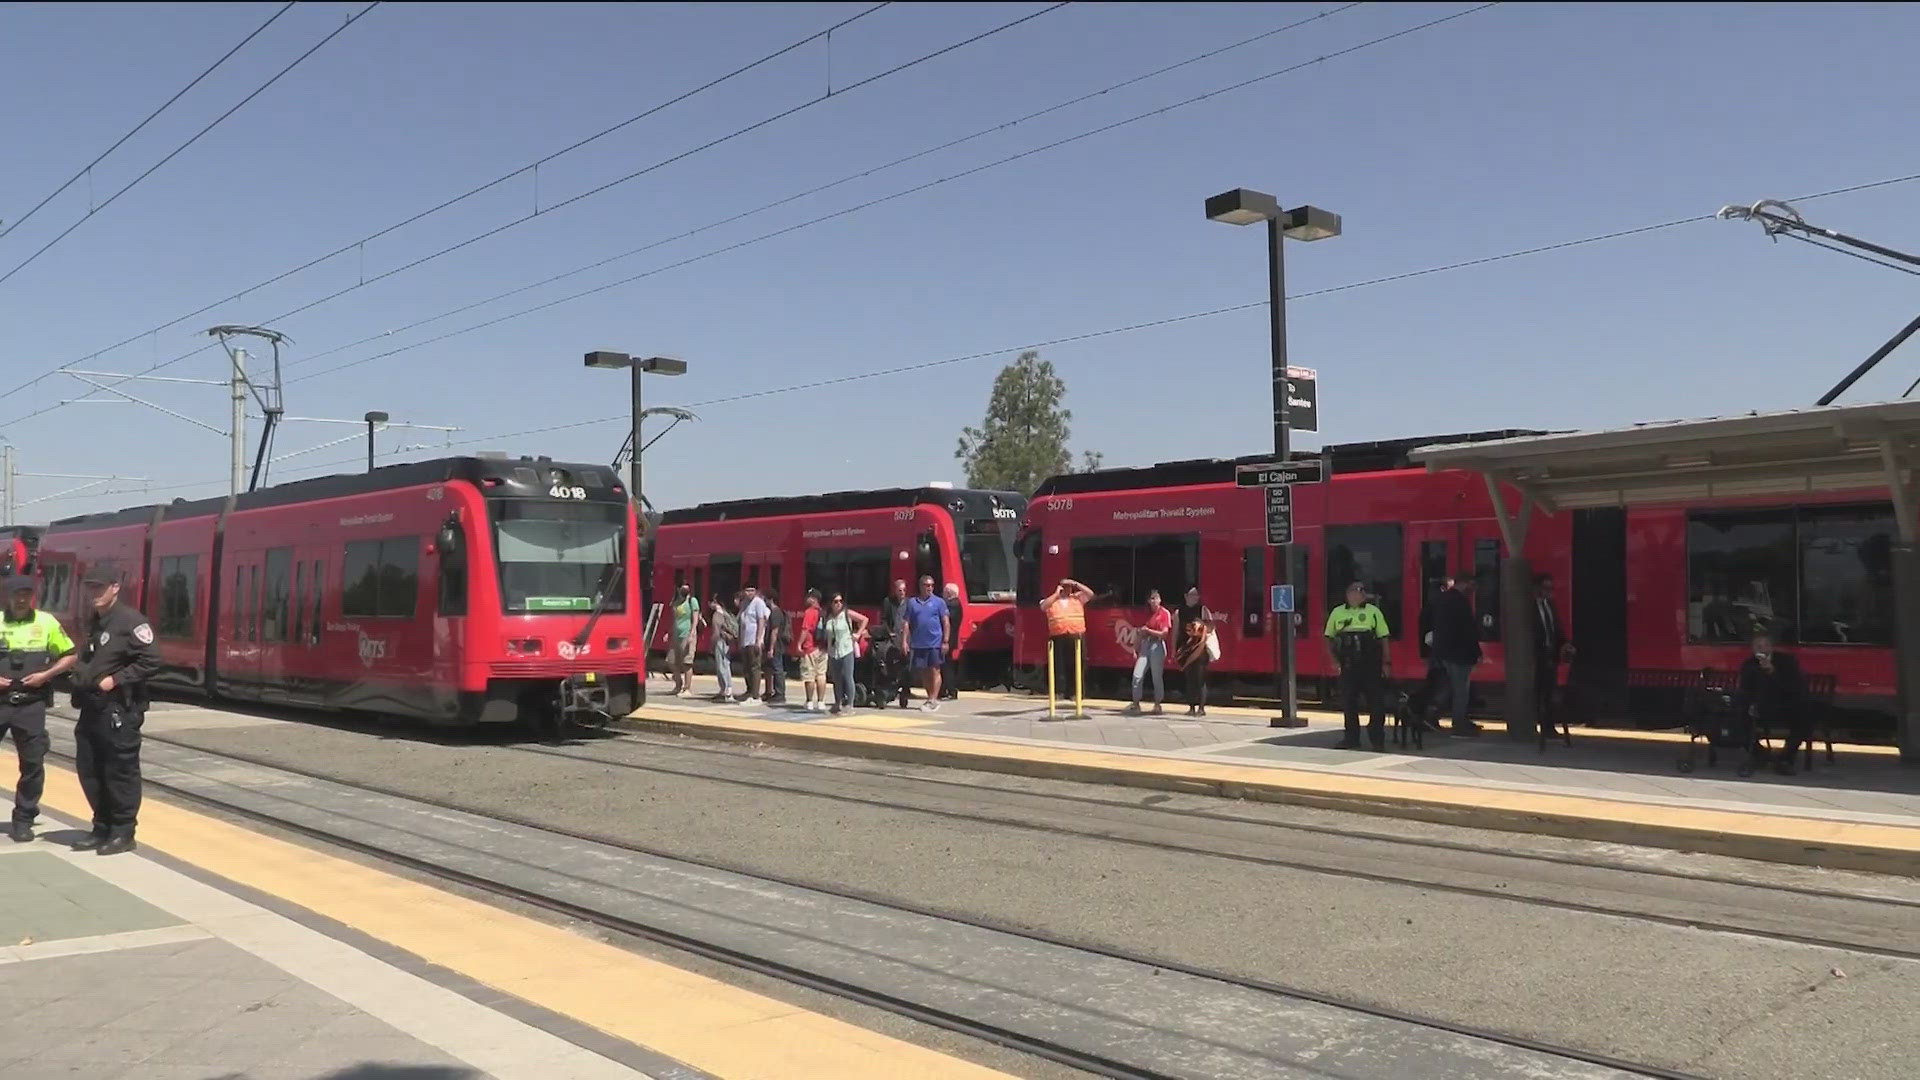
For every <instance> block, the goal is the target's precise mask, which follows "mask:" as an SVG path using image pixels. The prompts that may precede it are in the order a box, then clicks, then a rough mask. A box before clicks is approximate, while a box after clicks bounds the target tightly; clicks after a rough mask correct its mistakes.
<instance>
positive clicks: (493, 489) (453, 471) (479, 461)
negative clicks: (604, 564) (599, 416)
mask: <svg viewBox="0 0 1920 1080" xmlns="http://www.w3.org/2000/svg"><path fill="white" fill-rule="evenodd" d="M555 474H559V476H560V477H561V478H562V479H563V480H564V482H565V483H566V484H568V485H569V486H578V487H583V488H585V489H586V491H587V497H588V499H589V500H590V501H600V502H607V501H616V500H622V499H625V498H626V488H625V486H624V485H623V484H622V483H621V481H620V476H619V473H618V472H616V471H615V470H614V469H613V468H611V467H610V466H606V465H593V464H582V463H579V462H569V461H554V460H552V459H551V458H544V457H520V458H483V457H448V458H434V459H431V460H428V461H407V462H402V463H400V464H398V465H382V466H380V467H379V468H377V469H374V470H372V471H371V472H359V473H336V474H334V475H332V476H316V477H314V478H312V479H310V480H295V481H292V482H291V483H286V484H275V485H273V486H271V487H264V488H261V489H260V490H258V491H249V492H246V493H245V494H242V495H238V496H231V497H229V496H226V495H221V496H217V497H214V498H210V499H175V500H173V501H172V502H170V503H163V504H151V503H150V504H148V505H145V506H130V507H127V508H125V509H123V510H109V511H106V512H103V513H97V514H81V515H78V516H76V517H68V518H61V519H59V520H58V521H55V522H54V523H53V524H52V525H51V526H49V528H51V529H55V530H59V529H71V528H74V527H80V526H84V527H86V528H106V527H112V526H115V525H122V524H125V525H133V524H142V523H147V522H151V521H152V520H153V519H154V516H155V514H156V513H161V512H163V511H164V516H165V517H166V518H167V519H168V520H179V519H181V518H190V517H201V516H205V515H208V514H218V513H219V512H220V511H221V510H222V509H224V508H225V507H226V505H227V502H228V499H229V498H231V499H232V501H233V508H234V509H235V510H259V509H264V508H267V507H273V506H286V505H289V504H291V503H301V502H317V501H319V500H321V499H338V498H343V497H346V496H351V495H368V494H373V493H375V492H380V491H391V490H394V489H396V488H405V487H415V486H418V485H421V484H444V483H448V482H450V481H456V480H465V481H468V482H470V483H473V484H476V485H488V486H487V493H488V494H489V495H491V496H493V497H496V498H533V497H544V496H545V495H546V493H547V489H548V488H549V487H550V486H552V484H554V483H556V482H559V481H556V480H555V479H554V477H555ZM489 482H491V483H490V484H489Z"/></svg>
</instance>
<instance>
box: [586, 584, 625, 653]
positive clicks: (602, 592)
mask: <svg viewBox="0 0 1920 1080" xmlns="http://www.w3.org/2000/svg"><path fill="white" fill-rule="evenodd" d="M625 570H626V567H624V566H622V565H620V564H619V563H608V564H607V565H606V566H604V567H602V568H601V570H600V580H599V581H598V582H595V583H594V586H593V613H592V614H591V615H588V616H587V625H585V626H583V627H581V628H580V636H578V637H576V638H574V639H573V647H574V648H576V649H578V648H580V647H581V646H582V645H585V644H586V643H587V639H588V638H589V637H592V636H593V626H594V624H595V623H597V622H599V621H600V616H602V615H604V614H606V611H607V601H608V600H610V599H612V598H613V590H614V586H616V585H618V584H619V583H620V577H621V574H622V572H624V571H625Z"/></svg>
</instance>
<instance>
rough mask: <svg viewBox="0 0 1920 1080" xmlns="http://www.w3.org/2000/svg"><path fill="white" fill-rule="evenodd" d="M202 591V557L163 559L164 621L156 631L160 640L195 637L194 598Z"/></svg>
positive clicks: (159, 620) (161, 569)
mask: <svg viewBox="0 0 1920 1080" xmlns="http://www.w3.org/2000/svg"><path fill="white" fill-rule="evenodd" d="M199 590H200V556H198V555H167V556H163V557H162V558H161V559H160V618H159V619H158V620H157V621H156V622H155V623H154V627H153V632H154V633H155V634H157V635H159V636H160V637H171V638H184V637H192V636H193V608H194V599H195V597H196V596H197V595H198V593H199Z"/></svg>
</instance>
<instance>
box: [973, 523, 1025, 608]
mask: <svg viewBox="0 0 1920 1080" xmlns="http://www.w3.org/2000/svg"><path fill="white" fill-rule="evenodd" d="M958 524H959V526H960V528H959V533H960V572H961V575H962V577H963V578H964V579H965V581H966V583H967V600H968V601H969V602H971V603H991V602H996V601H1006V600H1012V599H1013V577H1014V552H1013V543H1014V534H1015V533H1017V532H1018V531H1019V528H1020V524H1019V521H1018V520H1017V519H1012V518H973V519H970V520H962V521H960V522H959V523H958Z"/></svg>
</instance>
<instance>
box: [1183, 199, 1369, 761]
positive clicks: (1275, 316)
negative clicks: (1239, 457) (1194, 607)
mask: <svg viewBox="0 0 1920 1080" xmlns="http://www.w3.org/2000/svg"><path fill="white" fill-rule="evenodd" d="M1207 218H1208V219H1209V220H1211V221H1221V222H1225V223H1226V224H1228V225H1252V224H1253V223H1254V222H1257V221H1264V222H1266V223H1267V288H1268V292H1269V295H1268V301H1267V318H1268V322H1269V324H1270V326H1271V329H1272V335H1273V456H1274V459H1275V460H1277V461H1285V460H1287V458H1288V456H1289V455H1290V454H1291V452H1292V446H1291V443H1292V436H1293V425H1292V424H1291V422H1290V418H1289V414H1288V409H1287V401H1288V397H1289V395H1288V393H1287V284H1286V281H1287V279H1286V263H1285V257H1284V256H1285V252H1284V251H1283V250H1282V245H1283V242H1284V241H1285V239H1286V238H1287V237H1292V238H1293V239H1295V240H1325V239H1327V238H1328V237H1333V236H1339V235H1340V215H1338V214H1335V213H1331V212H1329V211H1326V210H1322V209H1320V208H1319V207H1316V206H1301V207H1296V208H1295V209H1292V210H1281V209H1280V203H1279V201H1278V200H1276V199H1275V198H1274V197H1273V196H1271V195H1268V194H1266V193H1265V192H1261V191H1250V190H1248V189H1246V188H1235V189H1233V190H1232V191H1227V192H1222V193H1221V194H1219V195H1215V196H1214V197H1213V198H1211V199H1208V200H1207ZM1279 561H1280V565H1279V567H1278V568H1277V569H1276V571H1275V574H1274V580H1275V581H1276V582H1277V583H1278V584H1281V585H1289V584H1292V574H1293V545H1291V544H1284V545H1282V546H1281V547H1280V560H1279ZM1294 606H1295V607H1296V608H1297V607H1299V604H1298V602H1296V603H1295V604H1294ZM1277 630H1278V632H1279V638H1280V640H1279V641H1277V642H1275V643H1274V650H1275V652H1276V653H1277V654H1278V663H1277V664H1276V665H1275V666H1276V667H1277V669H1278V670H1277V674H1276V681H1277V682H1278V686H1277V687H1276V689H1277V691H1278V693H1279V696H1280V718H1279V719H1278V720H1275V721H1272V726H1274V727H1298V726H1299V715H1300V696H1299V687H1298V683H1297V680H1296V679H1295V678H1294V662H1293V659H1294V658H1293V619H1292V618H1286V619H1283V620H1280V621H1279V623H1278V624H1277Z"/></svg>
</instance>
